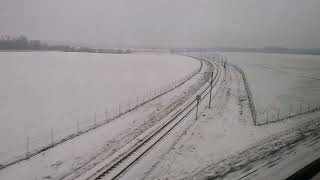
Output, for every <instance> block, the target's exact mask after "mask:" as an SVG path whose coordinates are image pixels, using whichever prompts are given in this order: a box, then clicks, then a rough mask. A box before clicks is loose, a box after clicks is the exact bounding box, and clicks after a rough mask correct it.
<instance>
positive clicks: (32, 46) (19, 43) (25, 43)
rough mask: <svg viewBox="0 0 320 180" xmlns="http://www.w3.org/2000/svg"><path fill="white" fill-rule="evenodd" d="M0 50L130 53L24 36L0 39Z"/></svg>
mask: <svg viewBox="0 0 320 180" xmlns="http://www.w3.org/2000/svg"><path fill="white" fill-rule="evenodd" d="M0 50H8V51H14V50H35V51H64V52H92V53H116V54H121V53H130V51H129V50H121V49H95V48H89V47H80V46H78V47H72V46H67V45H48V44H47V43H45V42H42V41H40V40H29V39H28V38H27V37H26V36H24V35H20V36H18V37H10V36H7V35H4V36H1V37H0Z"/></svg>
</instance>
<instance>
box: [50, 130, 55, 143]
mask: <svg viewBox="0 0 320 180" xmlns="http://www.w3.org/2000/svg"><path fill="white" fill-rule="evenodd" d="M50 137H51V146H53V145H54V139H53V138H54V137H53V128H51V131H50Z"/></svg>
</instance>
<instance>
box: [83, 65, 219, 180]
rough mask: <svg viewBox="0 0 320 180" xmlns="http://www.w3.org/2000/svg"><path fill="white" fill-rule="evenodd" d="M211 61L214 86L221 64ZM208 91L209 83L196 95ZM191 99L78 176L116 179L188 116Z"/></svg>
mask: <svg viewBox="0 0 320 180" xmlns="http://www.w3.org/2000/svg"><path fill="white" fill-rule="evenodd" d="M210 63H212V64H213V65H214V66H215V67H216V68H215V71H214V72H215V73H214V77H212V78H213V86H215V85H216V84H217V83H218V82H219V79H220V77H221V71H222V70H221V66H220V65H219V64H218V63H216V62H210ZM209 93H210V84H208V85H207V86H206V87H205V88H203V89H202V91H201V92H200V93H198V94H197V95H201V101H202V100H203V99H204V98H206V97H207V95H208V94H209ZM192 97H193V99H194V100H191V101H190V102H188V103H187V104H184V105H183V108H181V109H179V110H178V111H177V112H176V113H175V114H174V116H172V117H171V118H170V119H169V120H168V121H167V122H166V123H164V124H163V125H162V126H160V127H159V128H158V129H156V130H155V131H153V132H152V133H151V134H150V135H149V136H147V137H146V138H144V139H143V140H141V141H140V142H139V143H138V144H137V145H136V146H134V147H133V148H132V149H131V150H129V151H127V152H124V153H122V154H120V156H119V157H118V158H116V159H115V160H113V161H112V162H111V163H108V164H105V165H104V166H102V167H101V168H100V169H98V170H97V171H95V172H94V173H93V174H90V175H89V176H87V177H80V179H90V180H91V179H94V180H99V179H117V178H119V177H120V176H121V175H122V174H123V173H124V172H125V171H127V170H128V169H129V168H130V167H132V165H134V164H135V163H136V162H138V161H139V160H140V159H141V157H143V156H144V155H145V154H146V153H147V152H148V151H149V150H151V149H152V148H153V147H154V146H156V145H157V144H158V143H159V142H160V141H161V140H163V139H164V137H166V136H167V135H168V134H169V133H170V132H171V131H172V130H173V129H174V128H175V127H176V126H177V125H178V124H179V123H180V122H181V121H182V120H183V119H184V118H185V117H186V116H188V115H189V114H190V113H191V112H192V111H193V110H194V109H195V108H196V106H197V102H196V99H195V98H194V96H192Z"/></svg>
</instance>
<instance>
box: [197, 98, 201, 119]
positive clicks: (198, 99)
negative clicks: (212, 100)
mask: <svg viewBox="0 0 320 180" xmlns="http://www.w3.org/2000/svg"><path fill="white" fill-rule="evenodd" d="M196 100H197V111H196V120H198V111H199V103H200V100H201V96H200V95H197V96H196Z"/></svg>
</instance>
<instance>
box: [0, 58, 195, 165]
mask: <svg viewBox="0 0 320 180" xmlns="http://www.w3.org/2000/svg"><path fill="white" fill-rule="evenodd" d="M199 65H200V63H199V62H198V61H197V60H194V59H191V58H188V57H182V56H175V55H169V54H147V55H146V54H127V55H116V54H96V53H67V52H0V82H1V88H0V123H1V126H0V164H1V163H3V162H4V161H6V160H9V159H12V158H13V157H14V156H16V155H23V154H25V153H26V139H27V136H29V138H30V144H29V148H30V150H32V149H33V148H37V147H39V146H42V145H47V144H48V143H50V140H51V139H50V136H51V128H52V129H53V134H54V139H59V138H61V137H63V136H65V135H69V134H70V133H75V132H76V131H77V123H78V124H79V129H80V130H81V129H83V128H85V127H87V126H91V125H93V124H94V113H97V114H96V116H97V121H98V122H99V121H101V120H105V113H104V112H105V111H106V109H107V110H108V115H109V116H113V114H115V113H118V105H119V104H121V105H122V107H121V108H122V109H125V108H127V107H126V106H128V105H129V104H131V105H132V104H133V103H134V102H135V101H137V100H140V101H141V100H142V98H143V96H150V94H151V92H152V91H154V90H157V89H158V88H163V87H165V86H167V85H169V84H170V83H172V82H174V81H176V80H179V79H181V78H183V77H185V76H186V75H188V74H189V73H190V72H192V71H193V70H195V69H197V68H199ZM40 127H41V128H40ZM7 137H10V141H9V140H8V139H7Z"/></svg>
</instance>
